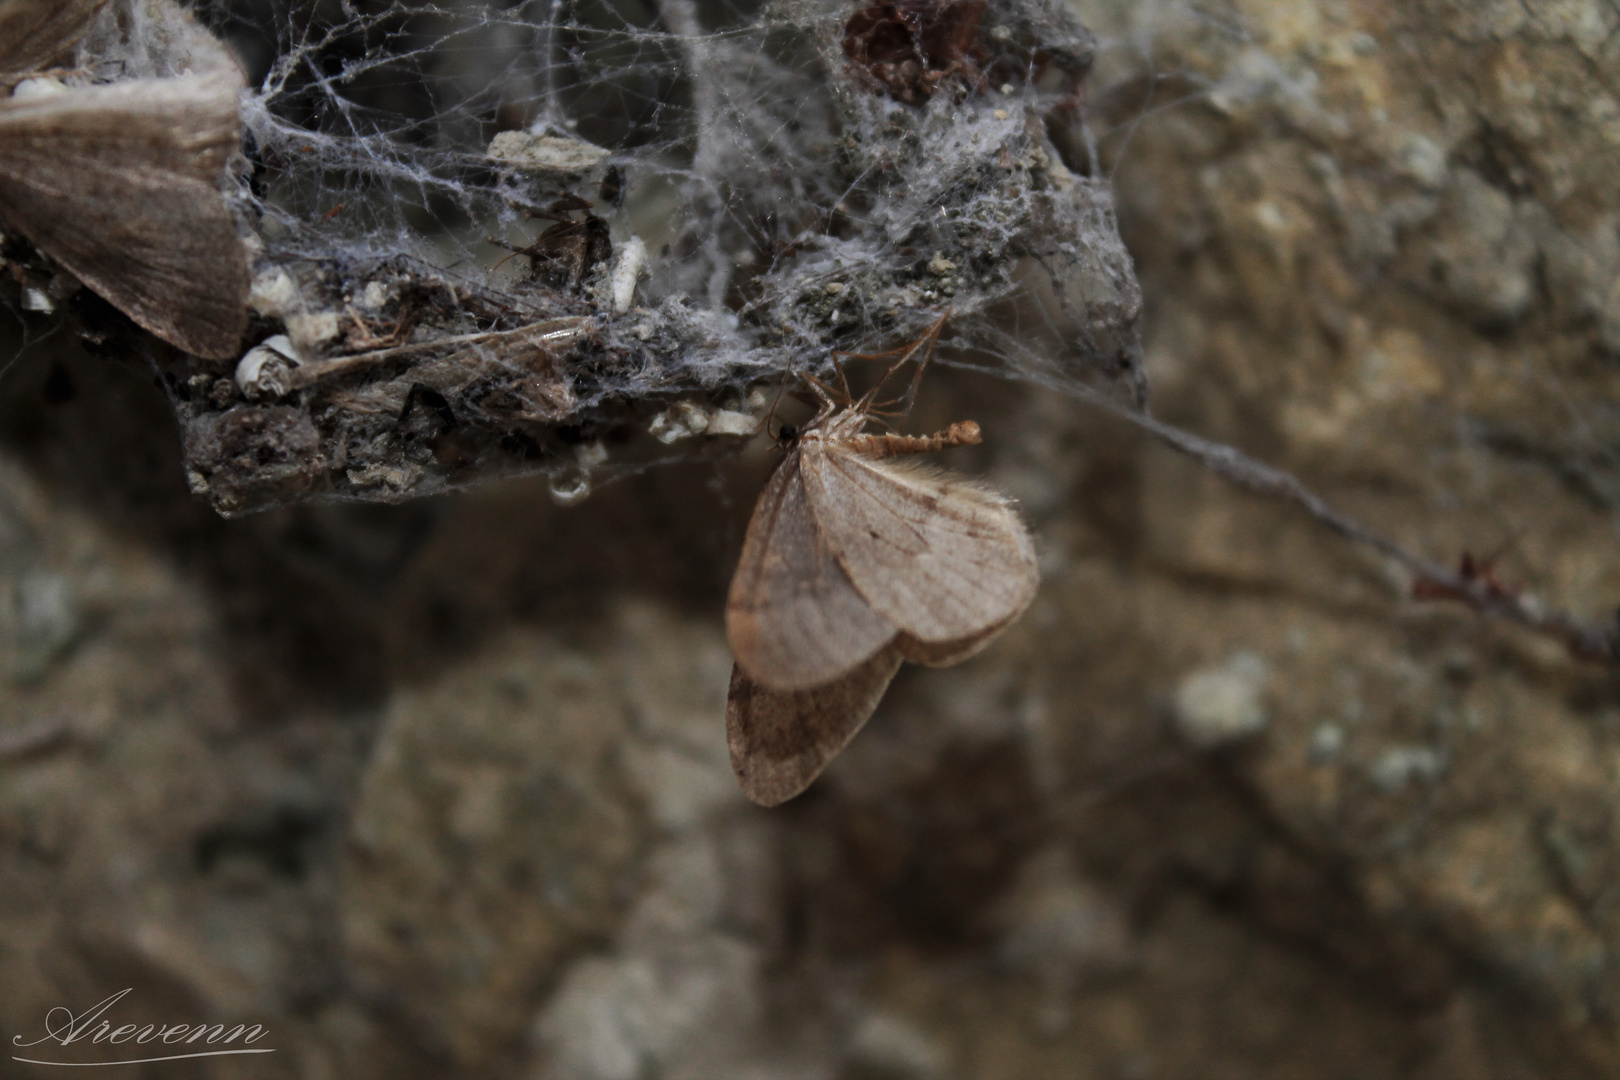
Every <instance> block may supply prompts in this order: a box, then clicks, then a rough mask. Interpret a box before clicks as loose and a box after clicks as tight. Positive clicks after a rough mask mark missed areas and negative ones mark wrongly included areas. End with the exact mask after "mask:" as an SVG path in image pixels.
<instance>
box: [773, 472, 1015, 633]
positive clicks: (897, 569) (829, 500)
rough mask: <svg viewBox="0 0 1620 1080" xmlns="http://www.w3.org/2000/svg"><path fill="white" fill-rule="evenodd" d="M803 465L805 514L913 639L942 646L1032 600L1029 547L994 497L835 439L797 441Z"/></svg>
mask: <svg viewBox="0 0 1620 1080" xmlns="http://www.w3.org/2000/svg"><path fill="white" fill-rule="evenodd" d="M803 473H804V484H805V490H806V493H807V496H808V500H809V505H810V509H811V514H812V516H813V517H814V519H815V521H816V524H817V525H818V526H819V527H820V528H821V531H822V535H823V537H824V539H825V542H826V544H827V546H828V547H829V548H831V549H832V550H833V551H834V552H835V553H836V554H837V557H838V561H839V563H840V565H841V566H842V567H843V569H844V571H845V572H846V573H847V574H848V575H849V578H850V580H851V581H852V582H854V585H855V588H856V590H857V591H859V593H860V594H861V596H862V597H863V598H864V599H865V600H866V602H867V603H868V604H870V605H871V607H872V608H873V610H875V611H876V612H877V613H878V614H879V615H881V616H882V617H883V618H885V619H887V620H888V621H889V622H891V623H893V624H894V625H895V626H897V627H898V628H899V629H901V630H902V631H904V632H905V633H906V634H908V635H910V636H911V637H913V638H915V639H917V640H918V641H919V642H920V643H922V644H924V645H930V644H932V645H941V646H947V647H946V648H945V649H943V651H942V655H951V654H952V649H950V648H949V647H948V646H951V645H952V644H953V643H963V642H970V641H974V640H976V639H979V638H981V637H983V636H984V635H986V634H987V633H988V634H990V636H993V631H994V630H996V629H997V628H1000V627H1003V626H1005V625H1007V624H1008V623H1010V622H1011V621H1012V620H1013V619H1016V618H1017V617H1018V616H1019V615H1020V614H1022V613H1023V611H1024V609H1025V608H1027V607H1028V606H1029V604H1030V601H1031V600H1033V599H1034V597H1035V590H1036V586H1037V585H1038V584H1039V582H1040V571H1039V570H1038V568H1037V566H1036V561H1035V547H1034V544H1033V543H1032V542H1031V541H1030V538H1029V533H1028V531H1027V530H1026V529H1025V528H1024V524H1023V522H1022V521H1020V520H1019V517H1018V513H1017V511H1016V510H1015V509H1014V508H1013V506H1012V504H1011V503H1010V502H1009V501H1008V500H1007V499H1006V498H1004V497H1003V496H1001V495H999V494H997V493H995V492H993V491H989V490H987V489H985V488H982V487H979V486H978V485H976V484H973V483H971V482H970V481H968V480H965V479H963V478H961V477H957V476H952V475H951V474H949V473H945V472H942V471H940V470H938V469H934V468H931V467H929V466H926V465H918V464H915V463H913V462H910V461H904V460H899V459H895V458H876V457H869V456H866V455H863V454H856V453H852V452H850V451H848V450H845V449H842V448H840V446H839V445H838V443H837V442H830V443H828V444H826V445H825V446H824V447H821V448H813V447H809V446H807V447H806V448H805V452H804V465H803ZM964 655H966V654H964ZM935 662H936V663H938V662H940V661H935Z"/></svg>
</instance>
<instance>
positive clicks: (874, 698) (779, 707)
mask: <svg viewBox="0 0 1620 1080" xmlns="http://www.w3.org/2000/svg"><path fill="white" fill-rule="evenodd" d="M900 659H901V658H900V651H899V649H898V647H895V646H890V647H888V648H885V649H881V650H880V651H879V652H878V653H877V654H876V655H875V656H872V657H871V658H870V659H868V660H867V661H866V662H865V663H863V664H861V665H860V666H858V667H856V668H855V669H854V670H853V671H850V672H848V673H847V674H845V675H844V676H843V677H842V678H841V679H838V680H837V681H835V682H832V683H829V684H828V685H826V686H820V687H816V688H815V689H811V690H795V691H792V692H788V693H783V692H779V691H775V690H770V689H768V688H766V687H764V686H761V685H760V684H759V683H756V682H754V681H753V680H751V679H749V678H748V676H747V675H745V674H743V672H742V669H741V667H733V668H732V671H731V692H730V693H729V694H728V695H727V696H726V743H727V745H728V746H729V748H730V750H731V768H732V771H733V772H735V773H736V774H737V782H738V784H740V785H741V787H742V791H743V794H744V795H746V796H747V797H748V799H749V800H750V801H752V802H755V803H758V804H759V805H760V806H776V805H778V804H780V803H784V802H787V801H788V800H789V799H791V798H793V797H794V796H795V795H798V794H799V793H800V792H802V791H803V790H804V789H805V788H807V787H809V786H810V784H811V782H812V781H814V780H815V778H816V777H817V776H820V775H821V770H823V769H825V768H826V767H827V763H828V762H830V761H831V760H832V759H833V758H835V757H837V756H838V753H839V751H841V750H843V749H844V747H846V746H848V745H849V741H850V740H851V739H853V738H854V737H855V734H856V733H857V732H858V731H860V730H861V728H862V727H863V726H864V725H865V724H866V721H867V720H868V719H870V718H871V716H872V713H873V712H875V711H876V710H877V706H878V702H879V701H881V700H882V699H883V692H884V691H885V690H887V689H888V688H889V681H890V680H891V679H893V678H894V673H895V672H896V671H898V670H899V668H900Z"/></svg>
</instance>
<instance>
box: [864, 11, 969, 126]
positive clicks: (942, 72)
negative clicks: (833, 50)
mask: <svg viewBox="0 0 1620 1080" xmlns="http://www.w3.org/2000/svg"><path fill="white" fill-rule="evenodd" d="M984 10H985V3H984V0H966V2H957V0H943V2H942V0H895V2H893V3H890V2H886V0H879V2H877V3H872V4H868V5H867V6H866V7H863V8H862V9H861V10H859V11H857V12H856V13H855V14H854V15H852V16H850V19H849V21H848V22H847V23H845V24H844V55H846V56H848V57H849V59H850V65H851V67H852V68H853V69H854V70H855V72H856V73H857V75H858V76H859V77H863V81H867V82H870V83H874V84H875V87H874V88H880V89H882V90H883V91H884V92H886V93H887V94H888V95H889V96H890V97H892V98H894V99H895V100H897V101H903V102H905V103H906V104H908V105H920V104H922V103H923V102H925V101H927V100H928V99H929V98H931V97H933V96H934V92H935V90H937V89H938V88H939V86H940V84H942V83H944V82H946V81H947V80H955V82H956V83H957V85H959V86H961V87H963V88H965V89H966V90H967V91H968V92H971V93H982V92H983V91H984V89H985V87H986V85H987V83H988V80H987V76H986V73H985V66H986V64H987V62H988V60H989V55H990V54H989V51H988V50H987V49H986V48H985V47H984V44H983V42H981V41H980V40H979V23H980V21H981V20H982V19H983V17H984Z"/></svg>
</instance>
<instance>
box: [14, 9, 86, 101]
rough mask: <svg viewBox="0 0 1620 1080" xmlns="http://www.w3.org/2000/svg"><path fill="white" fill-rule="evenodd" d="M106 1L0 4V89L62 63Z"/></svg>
mask: <svg viewBox="0 0 1620 1080" xmlns="http://www.w3.org/2000/svg"><path fill="white" fill-rule="evenodd" d="M106 4H107V0H3V2H0V88H3V89H7V90H9V89H10V88H11V84H12V83H14V82H16V81H17V80H19V79H22V78H25V77H26V76H28V75H29V74H31V73H33V72H38V71H43V70H44V69H45V68H47V67H49V66H50V65H51V64H52V63H54V62H55V61H57V60H60V59H62V57H63V56H65V55H66V54H67V51H68V50H69V49H71V48H72V47H73V46H74V44H75V43H76V42H77V41H78V40H79V39H80V38H82V37H83V36H84V34H85V31H86V30H88V29H89V28H90V23H91V21H92V20H94V19H95V17H96V16H97V15H98V14H100V12H101V9H102V8H103V7H105V6H106Z"/></svg>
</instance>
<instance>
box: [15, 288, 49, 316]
mask: <svg viewBox="0 0 1620 1080" xmlns="http://www.w3.org/2000/svg"><path fill="white" fill-rule="evenodd" d="M22 306H23V310H24V311H37V312H39V313H40V314H42V315H49V314H51V313H52V312H54V311H55V310H56V304H55V303H53V302H52V300H51V296H50V294H49V293H47V292H46V291H45V290H44V289H41V288H38V287H36V286H34V285H29V286H26V287H25V288H24V289H23V295H22Z"/></svg>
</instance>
